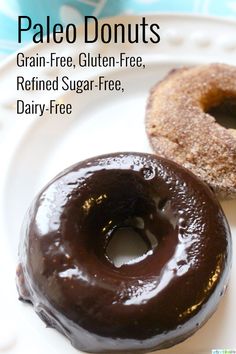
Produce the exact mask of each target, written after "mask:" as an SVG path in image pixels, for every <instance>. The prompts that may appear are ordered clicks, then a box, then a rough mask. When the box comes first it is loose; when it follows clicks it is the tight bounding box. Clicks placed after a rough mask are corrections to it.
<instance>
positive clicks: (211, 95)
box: [146, 64, 236, 198]
mask: <svg viewBox="0 0 236 354" xmlns="http://www.w3.org/2000/svg"><path fill="white" fill-rule="evenodd" d="M226 101H228V102H230V101H231V103H233V105H234V106H232V107H235V102H236V67H235V66H230V65H226V64H208V65H201V66H196V67H191V68H181V69H177V70H172V71H171V72H170V73H169V74H168V75H167V77H166V78H165V79H164V80H162V81H161V82H159V83H158V84H157V85H156V86H155V87H154V88H153V89H152V91H151V94H150V97H149V101H148V105H147V112H146V131H147V134H148V136H149V139H150V142H151V145H152V147H153V149H154V151H155V152H156V153H157V154H159V155H161V156H164V157H168V158H170V159H172V160H174V161H175V162H177V163H179V164H181V165H183V166H184V167H186V168H188V169H190V170H191V171H192V172H193V173H195V174H196V175H197V176H198V177H200V178H201V179H202V180H203V181H205V182H206V183H208V185H209V186H210V187H211V188H212V189H213V190H214V191H215V193H216V194H217V196H218V197H219V198H235V197H236V130H233V129H227V128H225V127H223V126H221V125H220V124H219V123H217V121H216V119H215V118H214V117H213V116H212V115H211V114H209V113H207V112H209V111H210V110H211V108H212V107H215V106H218V105H219V104H221V103H222V102H226ZM234 109H235V108H234ZM235 119H236V116H235Z"/></svg>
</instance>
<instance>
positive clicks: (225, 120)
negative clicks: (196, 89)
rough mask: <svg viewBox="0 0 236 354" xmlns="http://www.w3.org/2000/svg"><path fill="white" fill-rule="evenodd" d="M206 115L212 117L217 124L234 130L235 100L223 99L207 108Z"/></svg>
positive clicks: (235, 120)
mask: <svg viewBox="0 0 236 354" xmlns="http://www.w3.org/2000/svg"><path fill="white" fill-rule="evenodd" d="M206 113H208V114H210V115H211V116H213V117H214V118H215V120H216V122H217V123H218V124H220V125H221V126H223V127H225V128H227V129H236V98H235V97H229V98H224V99H223V100H221V101H220V102H218V103H217V104H214V105H213V106H211V107H209V108H208V109H207V110H206Z"/></svg>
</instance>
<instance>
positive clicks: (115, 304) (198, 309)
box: [17, 153, 232, 353]
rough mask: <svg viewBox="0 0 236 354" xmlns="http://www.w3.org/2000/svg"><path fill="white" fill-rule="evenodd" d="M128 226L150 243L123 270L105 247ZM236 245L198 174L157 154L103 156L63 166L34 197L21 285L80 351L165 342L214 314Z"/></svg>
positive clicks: (180, 338) (127, 348)
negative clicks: (233, 243) (118, 232)
mask: <svg viewBox="0 0 236 354" xmlns="http://www.w3.org/2000/svg"><path fill="white" fill-rule="evenodd" d="M121 228H123V229H127V230H128V229H132V230H135V232H136V233H137V234H139V235H140V236H141V237H142V238H143V240H144V241H145V242H146V244H147V246H148V251H147V253H146V254H145V255H144V256H143V257H141V260H140V259H138V260H137V261H136V262H135V261H133V262H131V263H127V264H123V265H122V266H120V267H119V268H118V267H116V266H115V265H114V264H113V263H112V260H111V259H109V257H108V255H107V247H108V245H109V242H110V241H111V239H112V237H113V236H114V235H115V234H116V232H117V231H118V230H120V229H121ZM231 248H232V246H231V236H230V231H229V227H228V224H227V221H226V219H225V216H224V214H223V211H222V209H221V207H220V206H219V204H218V202H217V200H216V199H215V197H214V195H213V193H212V192H211V191H210V189H209V188H208V187H207V186H206V185H205V184H204V183H202V182H201V181H200V180H198V179H197V178H196V177H195V176H194V175H193V174H192V173H191V172H189V171H187V170H185V169H184V168H182V167H180V166H178V165H177V164H175V163H174V162H171V161H168V160H166V159H163V158H159V157H156V156H154V155H148V154H138V153H123V154H112V155H107V156H106V155H104V156H100V157H96V158H93V159H89V160H86V161H84V162H81V163H78V164H76V165H74V166H72V167H70V168H68V169H67V170H65V171H63V172H62V173H61V174H60V175H58V176H57V177H55V179H54V180H52V181H51V182H50V183H49V184H48V185H47V186H46V187H45V188H44V189H43V190H42V191H41V192H40V193H39V195H38V196H37V198H36V199H35V200H34V202H33V203H32V206H31V208H30V209H29V211H28V214H27V216H26V220H25V223H24V227H23V237H22V241H21V245H20V250H19V260H20V264H19V267H18V271H17V275H18V290H19V294H20V298H21V299H22V300H25V301H30V302H31V303H32V304H33V305H34V308H35V311H36V312H37V313H38V315H39V316H40V317H41V318H42V319H43V321H44V322H46V324H47V325H48V326H51V327H54V328H56V329H57V330H59V331H60V332H62V333H63V334H64V335H66V336H67V337H68V338H69V339H70V341H71V342H72V344H73V345H74V346H75V347H76V348H78V349H80V350H84V351H89V352H108V353H112V352H120V351H124V352H125V353H127V352H129V351H135V350H138V351H148V350H154V349H162V348H166V347H170V346H172V345H174V344H176V343H178V342H180V341H183V340H184V339H185V338H187V337H188V336H190V335H191V334H192V333H194V332H195V331H196V330H197V329H198V328H199V327H200V326H202V324H203V323H204V322H205V321H206V320H207V319H208V318H209V317H210V316H211V314H212V313H213V312H214V310H215V309H216V306H217V304H218V302H219V300H220V297H221V296H222V294H223V293H224V290H225V287H226V284H227V281H228V277H229V268H230V264H231Z"/></svg>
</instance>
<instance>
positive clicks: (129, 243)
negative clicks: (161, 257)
mask: <svg viewBox="0 0 236 354" xmlns="http://www.w3.org/2000/svg"><path fill="white" fill-rule="evenodd" d="M150 251H152V250H151V249H150V245H148V243H147V242H145V240H144V238H143V237H142V236H141V235H140V234H139V232H138V231H137V230H134V229H133V228H132V227H122V228H117V229H115V231H114V232H113V235H112V237H111V240H110V242H109V243H108V246H107V248H106V255H107V257H108V259H109V261H110V262H111V263H113V264H114V266H115V267H117V268H120V267H121V266H122V265H125V264H134V263H137V262H139V261H141V260H143V259H144V258H146V256H147V255H148V253H149V252H150Z"/></svg>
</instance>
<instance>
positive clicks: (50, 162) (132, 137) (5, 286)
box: [0, 14, 236, 354]
mask: <svg viewBox="0 0 236 354" xmlns="http://www.w3.org/2000/svg"><path fill="white" fill-rule="evenodd" d="M147 17H148V21H149V22H157V23H159V25H160V27H161V43H160V44H158V45H147V44H146V45H142V44H140V45H129V44H126V45H121V46H120V45H118V44H116V45H102V44H97V45H95V46H85V45H82V44H80V45H78V44H77V45H71V46H69V45H64V44H62V45H57V47H55V45H53V44H51V45H46V44H44V45H38V46H30V47H28V48H26V49H25V50H24V52H25V53H27V55H33V54H34V53H36V52H38V53H40V54H42V53H44V54H45V53H46V54H47V53H49V52H52V51H57V52H58V53H64V54H65V55H72V56H73V57H74V56H75V55H76V53H78V52H79V51H88V50H89V51H91V52H92V53H93V54H95V53H98V52H100V53H102V54H106V55H109V54H110V55H118V53H119V52H121V51H124V52H126V53H127V54H128V55H139V54H141V55H142V56H143V58H144V62H145V64H146V69H145V70H140V69H139V70H138V69H122V70H121V69H119V70H117V69H106V70H105V69H100V70H99V69H93V70H85V71H82V70H78V71H76V73H74V72H73V77H74V78H77V79H78V78H84V77H87V78H93V77H94V76H97V75H98V74H100V73H103V74H105V75H106V76H107V77H108V78H120V79H122V80H123V82H124V86H125V89H126V92H125V93H123V94H117V93H116V94H112V93H110V94H105V93H104V92H100V93H94V92H90V93H89V94H83V95H78V94H76V93H70V94H66V95H64V96H63V95H62V94H61V93H58V94H57V98H58V99H60V100H62V101H65V102H72V103H73V106H74V114H73V115H72V116H70V117H54V116H51V117H50V116H45V117H43V118H38V117H33V116H30V117H27V118H21V117H17V116H16V114H15V106H14V104H15V100H16V98H17V97H22V98H24V99H25V100H26V101H28V100H32V99H34V100H35V101H36V100H42V101H43V100H46V99H47V98H48V96H49V95H48V93H45V92H43V93H32V92H28V93H27V92H26V93H24V94H22V93H21V94H19V93H17V92H16V91H15V86H16V85H15V81H16V75H17V74H21V73H20V71H19V70H20V69H19V68H18V69H17V68H16V66H15V58H11V59H9V60H8V61H7V62H6V63H5V64H4V65H3V66H2V67H1V69H0V77H1V80H0V92H1V95H0V113H1V114H0V140H1V142H2V147H1V159H2V162H1V174H0V182H1V184H0V187H1V190H0V193H1V194H0V197H1V199H0V203H1V204H0V208H1V210H0V211H1V219H0V227H1V229H0V235H1V236H0V247H1V248H0V249H1V251H0V252H1V257H0V269H1V270H0V273H1V277H2V278H1V279H2V283H1V284H2V287H1V294H0V311H1V312H0V313H1V321H2V323H3V325H2V326H1V330H0V352H1V349H2V350H3V348H4V347H5V349H6V352H8V353H12V354H16V353H27V352H30V353H34V354H37V353H40V354H42V353H49V352H50V353H51V354H53V353H57V354H62V353H63V354H64V353H68V354H72V353H78V351H76V350H75V349H74V348H73V347H72V346H71V345H70V344H69V341H67V340H66V339H65V338H64V337H63V336H61V335H60V334H58V333H57V332H56V331H54V330H52V329H46V328H45V325H44V324H43V322H42V321H41V320H40V319H39V318H38V317H37V316H36V314H35V313H34V311H33V309H32V308H31V306H27V305H24V304H22V303H20V302H18V301H17V293H16V290H15V282H14V278H15V276H14V273H15V265H16V263H17V244H18V238H19V229H20V225H21V222H22V218H23V215H24V213H25V211H26V209H27V207H28V205H29V203H30V201H31V200H32V198H33V196H34V195H35V194H36V193H37V192H38V191H39V189H40V188H41V187H42V186H43V185H44V184H45V182H47V181H48V180H49V179H50V178H52V177H53V176H54V175H55V174H57V173H58V172H59V171H60V170H62V169H64V168H65V167H66V166H68V165H70V164H72V163H74V162H76V161H79V160H82V159H84V158H87V157H89V156H93V155H97V154H101V153H107V152H114V151H147V152H148V151H151V150H150V147H149V144H148V141H147V137H146V135H145V130H144V112H145V104H146V98H147V95H148V92H149V89H150V88H151V87H152V85H153V84H154V83H155V82H156V81H158V80H160V79H161V78H162V77H163V76H164V75H165V73H166V72H167V71H168V70H170V69H171V68H174V67H177V66H181V65H189V64H195V63H204V62H227V63H231V64H235V61H236V23H235V22H230V21H223V20H219V19H214V18H207V17H197V16H186V15H185V16H182V15H168V14H164V15H156V16H154V15H153V16H147ZM138 20H139V18H138V17H135V16H134V17H125V18H124V17H123V18H122V19H119V18H116V19H115V18H113V19H112V20H110V22H116V23H117V22H119V21H121V22H129V23H131V22H132V23H135V22H138ZM106 21H107V20H106ZM61 73H62V71H61V70H60V69H56V70H55V69H51V70H45V69H27V70H26V71H25V73H24V74H25V76H26V77H31V76H43V77H45V78H46V77H48V78H52V76H53V75H57V74H58V75H60V74H61ZM63 73H64V74H66V75H67V74H68V75H71V74H72V73H71V72H69V70H63ZM223 207H224V209H225V212H226V215H227V217H228V220H229V222H230V226H231V230H232V234H233V238H235V237H236V218H235V214H236V201H230V202H224V203H223ZM213 247H214V245H213ZM234 248H235V242H234ZM234 254H236V249H235V250H234ZM235 273H236V263H235V257H234V264H233V270H232V276H231V281H230V286H229V289H228V291H227V294H226V296H225V297H224V299H223V301H222V302H221V304H220V306H219V308H218V310H217V311H216V313H215V314H214V315H213V317H212V318H211V319H210V320H209V321H208V323H207V324H206V325H205V326H204V327H203V328H201V329H200V330H199V331H198V332H197V333H196V334H195V335H194V336H192V337H191V338H189V339H188V340H187V341H185V342H184V343H181V344H179V345H177V346H175V347H174V348H171V349H169V350H165V351H164V352H163V353H165V354H170V353H175V354H189V353H192V354H193V353H196V354H197V353H198V354H200V353H210V352H211V349H213V348H234V349H236V339H235V335H234V330H233V328H235V317H234V314H235V313H236V302H235V298H236V277H235ZM158 353H160V354H161V353H162V351H160V352H158Z"/></svg>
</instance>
